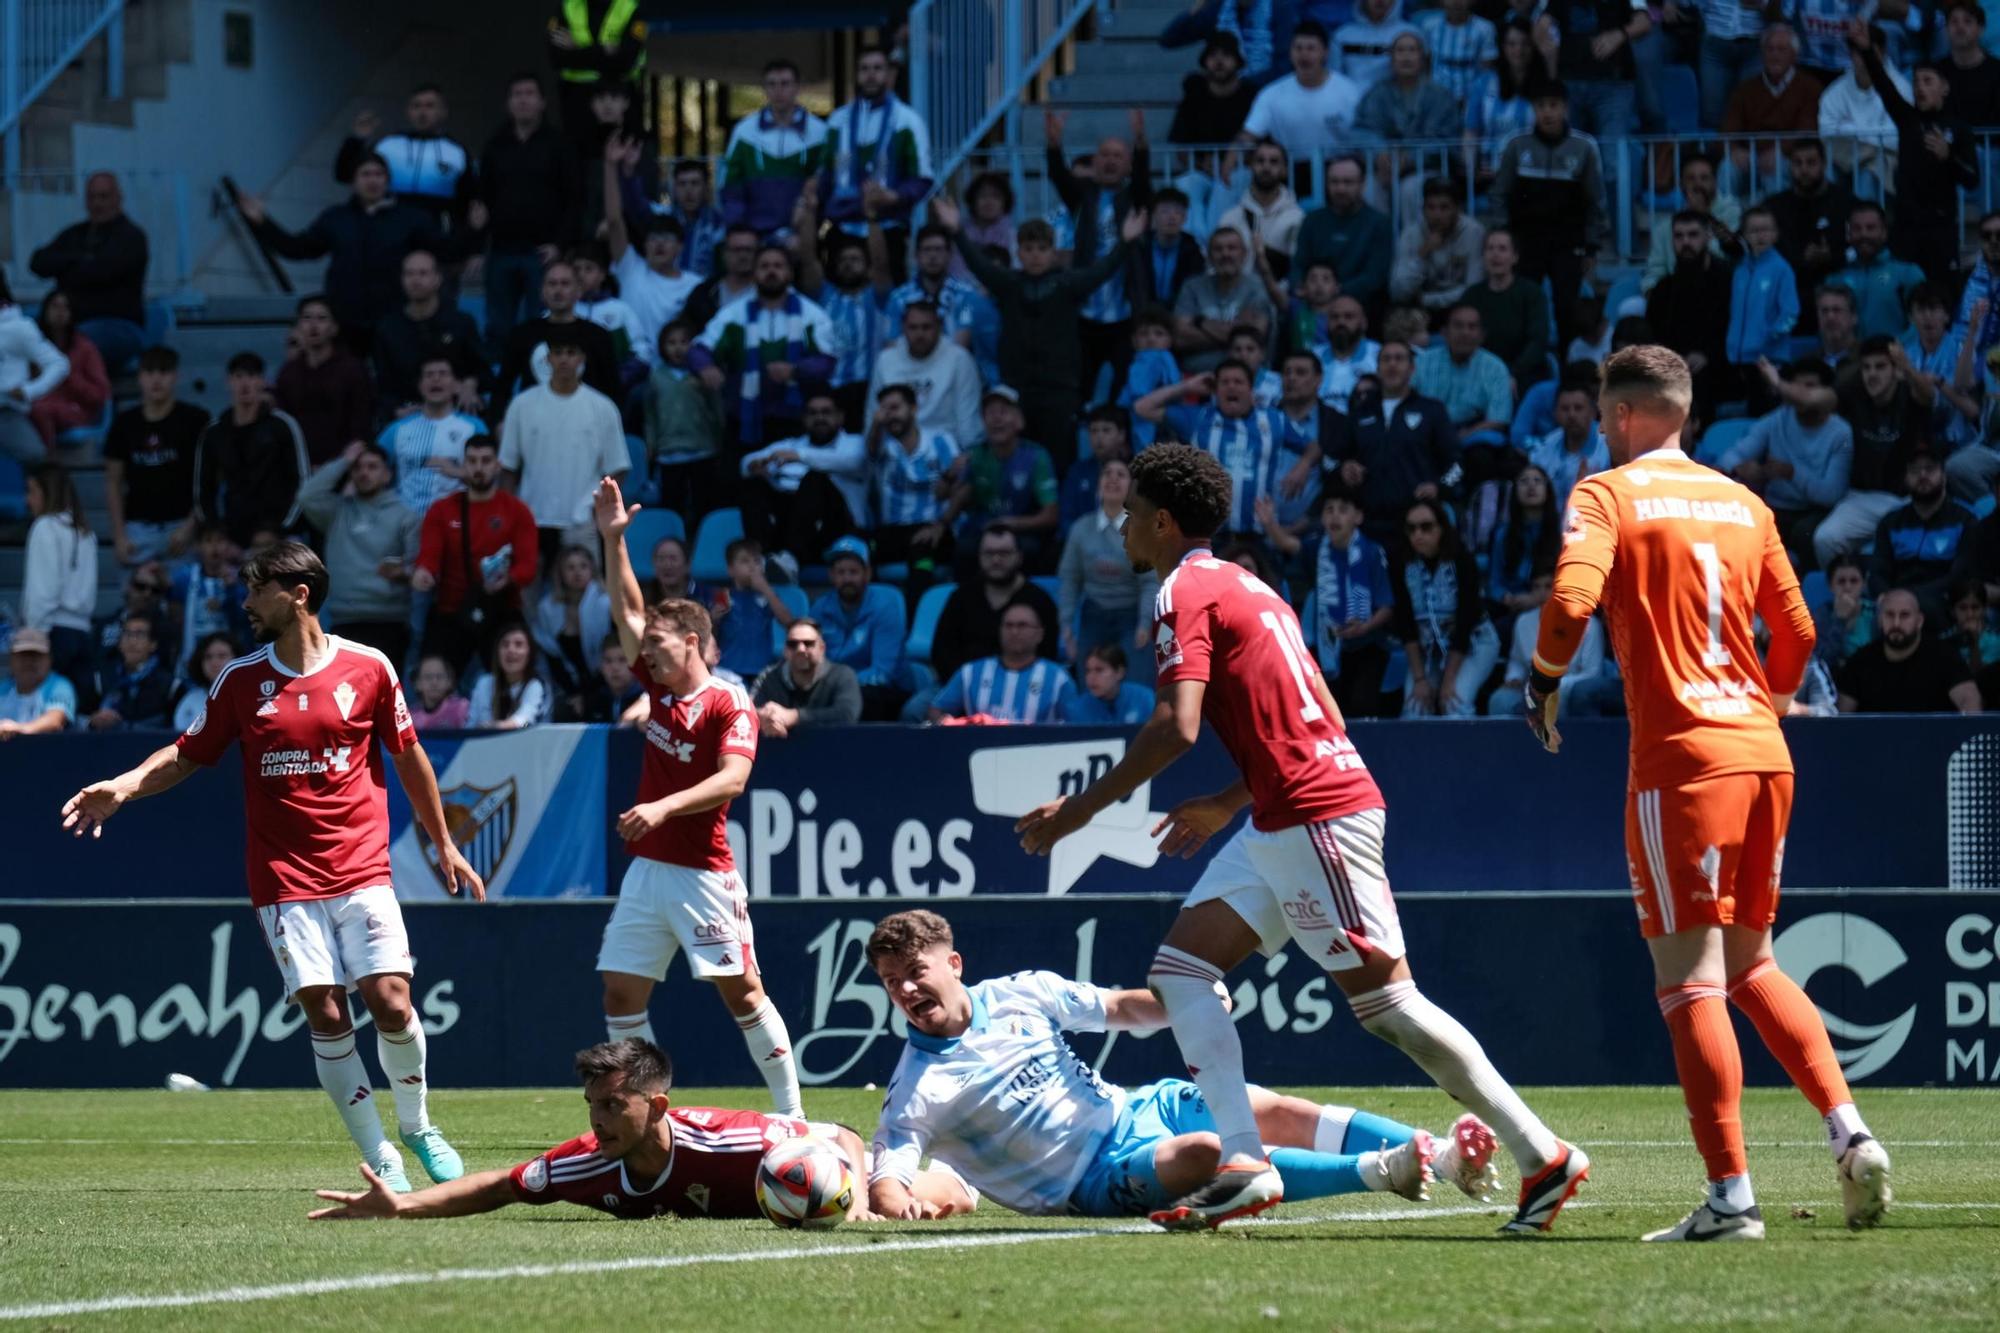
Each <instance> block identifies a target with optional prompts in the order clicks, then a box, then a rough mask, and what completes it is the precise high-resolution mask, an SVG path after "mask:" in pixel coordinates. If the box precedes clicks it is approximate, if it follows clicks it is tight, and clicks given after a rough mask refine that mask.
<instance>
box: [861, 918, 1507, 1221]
mask: <svg viewBox="0 0 2000 1333" xmlns="http://www.w3.org/2000/svg"><path fill="white" fill-rule="evenodd" d="M868 961H869V962H870V963H871V964H872V965H873V966H874V968H875V972H876V975H878V976H880V977H881V978H882V985H883V986H884V987H885V988H886V989H887V990H888V992H889V998H890V1000H892V1001H893V1002H894V1003H895V1005H896V1008H898V1009H899V1010H901V1011H902V1013H903V1017H904V1018H906V1019H908V1020H909V1025H910V1037H909V1045H908V1046H907V1047H906V1048H905V1049H904V1051H903V1058H902V1060H901V1061H899V1062H898V1063H897V1065H896V1072H895V1075H894V1077H892V1078H891V1079H890V1080H889V1095H888V1098H887V1100H886V1101H885V1102H884V1104H883V1107H882V1119H881V1121H880V1123H879V1124H878V1125H877V1126H876V1129H875V1146H874V1167H875V1174H874V1177H873V1179H871V1180H870V1182H869V1187H868V1192H869V1202H870V1203H871V1204H872V1206H873V1207H874V1209H875V1211H876V1212H878V1213H880V1214H881V1215H882V1216H884V1217H916V1216H921V1215H922V1208H923V1202H922V1200H921V1199H920V1198H919V1197H918V1194H917V1192H916V1191H915V1189H914V1186H915V1182H916V1180H917V1167H918V1164H919V1163H920V1162H921V1161H922V1159H923V1156H924V1153H925V1152H926V1151H927V1150H928V1151H929V1152H930V1153H932V1154H933V1155H934V1157H935V1158H936V1160H937V1161H939V1162H942V1163H944V1164H945V1165H947V1166H949V1167H950V1168H951V1170H952V1171H953V1172H955V1173H956V1174H958V1175H960V1176H962V1177H964V1178H965V1180H967V1181H969V1182H970V1183H971V1184H972V1186H974V1187H975V1188H977V1189H979V1190H981V1191H983V1192H984V1193H986V1194H988V1195H990V1196H992V1198H993V1199H994V1200H995V1201H996V1202H998V1203H1000V1204H1001V1205H1002V1206H1004V1207H1007V1208H1011V1209H1013V1210H1014V1211H1016V1212H1020V1213H1073V1214H1081V1215H1082V1216H1085V1217H1143V1216H1146V1215H1147V1214H1149V1213H1152V1212H1155V1211H1157V1210H1159V1209H1162V1208H1165V1207H1167V1206H1168V1205H1169V1204H1171V1203H1172V1202H1173V1201H1174V1200H1175V1199H1178V1198H1180V1197H1181V1196H1182V1195H1184V1194H1188V1193H1190V1192H1192V1191H1194V1190H1196V1189H1199V1188H1200V1187H1201V1186H1203V1185H1205V1184H1207V1183H1208V1182H1209V1181H1210V1180H1211V1179H1213V1178H1214V1176H1215V1168H1216V1166H1217V1164H1218V1163H1219V1162H1220V1161H1221V1158H1222V1141H1221V1139H1220V1138H1218V1137H1217V1135H1216V1131H1215V1119H1214V1117H1213V1116H1211V1115H1210V1114H1209V1111H1208V1104H1207V1103H1206V1102H1205V1101H1203V1100H1202V1094H1201V1089H1200V1088H1198V1087H1196V1086H1195V1085H1194V1084H1192V1083H1189V1082H1187V1081H1186V1080H1185V1079H1176V1078H1170V1079H1162V1080H1161V1081H1159V1082H1157V1083H1149V1084H1147V1085H1146V1086H1145V1087H1142V1088H1134V1089H1132V1090H1131V1091H1129V1092H1128V1091H1126V1090H1125V1089H1124V1088H1121V1087H1118V1086H1116V1085H1115V1084H1111V1083H1106V1082H1105V1081H1104V1080H1103V1079H1102V1078H1101V1077H1099V1076H1098V1074H1097V1071H1096V1070H1094V1069H1092V1068H1091V1067H1090V1066H1089V1065H1087V1064H1085V1063H1084V1062H1083V1060H1081V1059H1080V1058H1078V1056H1077V1054H1076V1052H1075V1051H1074V1050H1072V1049H1071V1048H1070V1045H1069V1043H1068V1042H1067V1041H1066V1040H1064V1038H1063V1033H1065V1032H1103V1031H1107V1030H1123V1031H1148V1030H1155V1029H1158V1028H1162V1027H1165V1026H1166V1025H1167V1013H1166V1010H1165V1008H1164V1007H1162V1006H1161V1004H1160V1001H1159V999H1158V997H1156V996H1155V995H1154V994H1153V993H1152V992H1151V991H1145V990H1107V989H1104V988H1103V987H1099V986H1089V985H1085V984H1083V983H1081V982H1076V981H1069V980H1065V979H1064V978H1062V977H1060V976H1057V975H1056V974H1055V973H1053V972H1017V973H1015V974H1014V975H1013V976H1011V977H1003V978H1001V979H999V980H997V981H982V982H979V983H978V984H976V985H973V986H970V987H968V986H967V985H966V984H965V981H964V969H963V961H962V960H961V959H960V958H959V956H958V953H957V952H956V951H955V950H954V949H953V947H952V936H951V925H950V923H948V922H947V921H946V920H945V919H944V918H943V917H941V916H939V915H937V914H936V913H935V912H926V911H922V910H918V911H912V912H898V913H897V914H896V915H894V916H891V917H888V918H885V919H884V920H883V922H882V923H881V924H880V925H878V926H877V927H875V933H874V934H873V935H871V936H869V939H868ZM1246 1091H1247V1092H1248V1093H1249V1097H1250V1106H1251V1111H1252V1114H1253V1115H1254V1116H1255V1118H1256V1125H1257V1133H1258V1136H1259V1139H1260V1140H1261V1143H1262V1144H1265V1145H1271V1147H1270V1157H1271V1164H1272V1166H1273V1167H1274V1168H1275V1169H1276V1171H1277V1172H1278V1174H1279V1175H1280V1176H1282V1177H1283V1178H1284V1186H1285V1197H1286V1198H1288V1199H1292V1200H1299V1199H1318V1198H1325V1197H1327V1196H1329V1195H1335V1194H1359V1193H1361V1192H1363V1191H1364V1190H1387V1191H1389V1192H1391V1193H1395V1194H1400V1195H1402V1196H1403V1197H1404V1198H1406V1199H1425V1198H1428V1197H1430V1183H1431V1181H1432V1180H1434V1179H1436V1178H1437V1176H1443V1177H1444V1178H1446V1179H1448V1180H1450V1181H1452V1182H1453V1183H1455V1184H1456V1185H1457V1186H1458V1187H1459V1188H1460V1189H1462V1190H1464V1191H1465V1192H1466V1193H1467V1194H1469V1195H1471V1196H1472V1197H1474V1198H1484V1197H1486V1195H1487V1194H1488V1193H1489V1192H1490V1191H1491V1190H1492V1188H1493V1187H1494V1186H1495V1185H1497V1184H1498V1179H1497V1173H1496V1172H1495V1171H1494V1170H1493V1168H1492V1166H1491V1164H1490V1163H1491V1161H1492V1157H1493V1153H1494V1150H1495V1148H1496V1147H1497V1146H1498V1145H1497V1144H1496V1142H1495V1140H1494V1138H1493V1131H1492V1130H1490V1129H1488V1128H1487V1127H1486V1126H1485V1125H1484V1124H1482V1123H1480V1121H1479V1119H1478V1118H1477V1117H1475V1116H1470V1115H1468V1116H1465V1117H1463V1118H1462V1119H1461V1120H1460V1121H1459V1123H1458V1125H1457V1126H1456V1127H1455V1129H1454V1131H1453V1133H1452V1135H1451V1138H1450V1140H1449V1141H1448V1142H1447V1143H1446V1145H1445V1147H1444V1149H1443V1150H1442V1151H1438V1150H1437V1149H1436V1148H1435V1147H1434V1145H1433V1141H1432V1139H1431V1136H1430V1135H1429V1134H1427V1133H1425V1132H1424V1131H1423V1130H1420V1129H1412V1128H1410V1127H1409V1126H1408V1125H1404V1124H1399V1123H1398V1122H1396V1121H1394V1120H1390V1119H1387V1118H1385V1117H1383V1116H1378V1115H1371V1114H1370V1113H1369V1112H1367V1111H1357V1110H1354V1109H1353V1108H1351V1107H1345V1106H1320V1105H1317V1104H1316V1103H1313V1102H1309V1101H1306V1100H1305V1099H1303V1098H1300V1097H1281V1096H1279V1095H1278V1094H1277V1093H1274V1092H1270V1091H1268V1090H1266V1089H1264V1088H1258V1087H1250V1088H1248V1089H1246ZM1434 1168H1435V1174H1434Z"/></svg>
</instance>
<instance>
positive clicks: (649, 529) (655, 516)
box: [625, 509, 734, 582]
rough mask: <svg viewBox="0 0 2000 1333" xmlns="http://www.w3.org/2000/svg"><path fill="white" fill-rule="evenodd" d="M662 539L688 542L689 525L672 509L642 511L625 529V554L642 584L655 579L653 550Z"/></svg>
mask: <svg viewBox="0 0 2000 1333" xmlns="http://www.w3.org/2000/svg"><path fill="white" fill-rule="evenodd" d="M731 512H732V513H733V512H734V511H733V510H732V511H731ZM662 537H678V538H680V539H681V540H682V541H686V540H687V525H686V524H685V523H683V522H681V516H680V515H679V514H676V513H675V512H674V511H673V510H671V509H641V510H640V511H639V514H638V517H636V518H634V519H633V520H632V525H631V526H630V527H628V528H626V529H625V554H626V555H627V556H628V557H630V558H631V561H632V568H633V570H634V571H635V572H636V573H637V574H638V575H639V579H640V581H641V582H644V581H645V580H647V579H649V578H651V577H653V548H654V547H655V546H658V545H659V544H660V539H661V538H662Z"/></svg>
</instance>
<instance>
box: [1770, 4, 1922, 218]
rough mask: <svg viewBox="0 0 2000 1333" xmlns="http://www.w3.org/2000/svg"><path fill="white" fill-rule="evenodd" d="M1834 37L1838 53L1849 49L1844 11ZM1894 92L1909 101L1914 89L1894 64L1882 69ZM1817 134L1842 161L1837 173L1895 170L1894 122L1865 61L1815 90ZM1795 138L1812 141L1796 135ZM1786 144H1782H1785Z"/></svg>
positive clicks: (1877, 174)
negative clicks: (1837, 45)
mask: <svg viewBox="0 0 2000 1333" xmlns="http://www.w3.org/2000/svg"><path fill="white" fill-rule="evenodd" d="M1836 40H1838V41H1839V43H1840V50H1841V55H1842V56H1843V57H1845V56H1846V55H1847V27H1846V20H1845V18H1844V17H1843V19H1842V20H1841V24H1840V27H1839V30H1838V32H1837V33H1836ZM1885 72H1886V73H1887V74H1888V76H1889V82H1891V83H1893V84H1894V85H1895V86H1896V92H1897V94H1898V95H1900V96H1901V97H1902V99H1903V100H1904V101H1905V102H1907V101H1909V100H1910V98H1911V96H1912V95H1913V93H1912V89H1911V88H1910V80H1909V79H1908V77H1907V76H1905V75H1904V73H1903V72H1902V71H1901V70H1899V69H1895V68H1893V67H1892V68H1890V69H1888V70H1886V71H1885ZM1819 137H1820V138H1821V139H1822V140H1824V141H1825V143H1826V148H1827V151H1829V152H1831V153H1832V154H1833V155H1834V158H1835V160H1836V161H1838V162H1839V164H1840V173H1841V176H1842V177H1843V178H1845V179H1848V180H1855V181H1864V182H1865V181H1869V180H1870V179H1871V178H1872V179H1873V180H1874V181H1875V182H1876V183H1878V184H1880V183H1886V182H1887V181H1888V180H1889V179H1890V178H1891V177H1893V176H1894V175H1895V174H1896V150H1895V149H1894V148H1891V147H1889V146H1888V145H1890V144H1891V143H1893V142H1894V141H1895V138H1896V122H1895V121H1893V120H1891V119H1890V118H1889V108H1888V107H1886V106H1884V105H1883V104H1882V94H1881V93H1879V92H1877V91H1876V90H1875V81H1874V80H1873V79H1872V78H1870V77H1869V75H1868V67H1867V66H1866V65H1865V64H1862V63H1860V62H1855V63H1854V64H1853V65H1852V66H1851V67H1850V68H1848V69H1847V70H1845V71H1844V72H1843V73H1842V74H1841V75H1840V77H1839V78H1837V79H1835V80H1834V81H1833V82H1832V83H1830V84H1828V85H1827V86H1826V90H1825V91H1824V92H1822V93H1821V94H1820V95H1819ZM1796 142H1810V141H1809V140H1799V141H1796ZM1790 147H1791V145H1790V144H1787V145H1786V148H1787V149H1788V150H1789V149H1790Z"/></svg>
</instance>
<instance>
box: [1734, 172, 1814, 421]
mask: <svg viewBox="0 0 2000 1333" xmlns="http://www.w3.org/2000/svg"><path fill="white" fill-rule="evenodd" d="M1777 246H1778V224H1777V221H1776V219H1774V218H1773V217H1772V216H1771V210H1769V209H1768V208H1764V207H1762V206H1761V205H1760V206H1759V207H1756V208H1753V209H1751V210H1750V211H1749V212H1747V213H1745V214H1744V215H1743V258H1742V260H1741V261H1740V262H1739V263H1738V264H1737V265H1736V271H1735V272H1734V273H1733V274H1731V275H1730V279H1729V330H1728V334H1727V336H1726V337H1725V338H1724V340H1723V345H1724V350H1725V351H1726V353H1727V354H1728V357H1729V363H1730V364H1731V365H1732V366H1734V367H1735V368H1736V371H1737V373H1738V374H1739V375H1741V376H1742V377H1744V380H1745V387H1746V388H1747V389H1749V390H1750V392H1751V393H1752V394H1753V395H1756V396H1755V397H1753V401H1764V399H1763V398H1762V397H1761V393H1762V391H1761V390H1760V389H1759V388H1758V387H1757V384H1758V381H1757V378H1756V376H1757V373H1758V372H1757V370H1756V366H1757V363H1758V362H1759V361H1763V360H1770V359H1776V360H1783V359H1785V352H1786V349H1787V348H1788V347H1789V346H1790V344H1791V337H1792V328H1793V326H1795V325H1796V324H1797V323H1798V319H1799V298H1798V290H1799V284H1798V278H1797V276H1796V275H1795V274H1794V273H1793V272H1792V266H1791V265H1790V264H1787V263H1786V262H1785V257H1784V256H1783V255H1781V254H1779V253H1778V248H1777Z"/></svg>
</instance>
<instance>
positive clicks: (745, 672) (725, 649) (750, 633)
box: [712, 537, 794, 680]
mask: <svg viewBox="0 0 2000 1333" xmlns="http://www.w3.org/2000/svg"><path fill="white" fill-rule="evenodd" d="M764 555H765V552H764V547H763V545H762V544H761V543H759V542H756V541H753V540H751V539H750V538H747V537H739V538H737V539H736V540H735V541H733V542H730V543H729V544H728V545H727V546H726V547H724V548H723V559H724V560H725V561H726V562H727V563H728V567H729V586H728V587H727V588H724V589H722V590H721V591H720V592H719V593H718V595H717V596H716V598H715V601H714V606H715V612H714V615H713V618H712V624H713V625H714V629H715V641H716V644H717V646H718V647H719V648H720V649H721V655H720V657H719V658H718V661H719V662H720V663H721V664H722V665H723V666H724V667H726V668H728V669H729V670H731V671H734V672H735V673H736V674H737V675H739V676H742V677H743V678H744V679H745V680H755V679H756V678H757V674H758V673H759V672H761V671H762V670H763V669H764V668H765V667H767V666H769V665H771V660H772V657H773V651H772V648H771V639H772V636H773V634H774V632H777V633H782V632H783V631H785V630H786V629H788V628H789V627H790V626H791V625H792V624H793V623H794V621H793V617H792V610H791V608H790V607H788V606H786V605H785V602H784V599H783V598H781V597H779V596H778V595H777V593H775V592H774V591H772V589H771V580H770V578H769V577H768V576H767V575H766V573H765V560H764Z"/></svg>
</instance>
